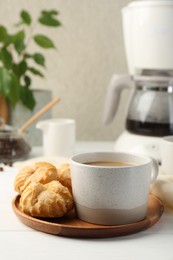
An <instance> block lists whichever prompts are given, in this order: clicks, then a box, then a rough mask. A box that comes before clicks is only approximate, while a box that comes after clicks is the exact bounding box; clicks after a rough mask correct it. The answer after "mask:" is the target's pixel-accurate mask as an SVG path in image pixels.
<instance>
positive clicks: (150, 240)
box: [0, 142, 173, 260]
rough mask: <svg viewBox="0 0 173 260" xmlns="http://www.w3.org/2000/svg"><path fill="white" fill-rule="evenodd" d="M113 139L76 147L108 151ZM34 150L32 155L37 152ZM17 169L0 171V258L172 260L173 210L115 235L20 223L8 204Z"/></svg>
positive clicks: (83, 149) (11, 197) (80, 150)
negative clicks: (91, 235) (80, 234)
mask: <svg viewBox="0 0 173 260" xmlns="http://www.w3.org/2000/svg"><path fill="white" fill-rule="evenodd" d="M112 149H113V143H103V142H97V143H93V142H90V143H88V142H87V143H85V142H84V143H78V144H77V151H79V152H82V151H94V150H97V151H99V150H100V151H101V150H102V151H103V150H104V151H110V150H112ZM38 151H40V150H37V149H36V150H35V151H34V152H33V153H32V155H34V156H36V155H38ZM15 175H16V170H14V169H13V168H8V167H7V169H6V171H4V172H0V259H2V260H9V259H12V260H13V259H14V260H20V259H21V260H24V259H25V260H31V259H33V260H35V259H37V260H39V259H41V260H51V259H59V260H68V259H80V260H86V259H87V260H88V259H90V260H91V259H99V260H103V259H108V260H115V259H118V260H121V259H123V260H137V259H138V260H139V259H140V260H144V259H145V260H147V259H148V260H150V259H151V260H154V259H157V260H173V214H167V213H164V214H163V216H162V217H161V219H160V221H159V222H157V223H156V224H155V225H154V226H153V227H151V228H150V229H147V230H145V231H142V232H139V233H136V234H133V235H128V236H123V237H115V238H104V239H79V238H67V237H60V236H54V235H49V234H46V233H42V232H38V231H35V230H33V229H31V228H29V227H27V226H25V225H24V224H22V223H21V222H20V221H19V220H18V218H17V217H16V215H15V214H14V212H13V210H12V206H11V202H12V199H13V198H14V196H15V195H16V193H15V192H14V189H13V181H14V177H15Z"/></svg>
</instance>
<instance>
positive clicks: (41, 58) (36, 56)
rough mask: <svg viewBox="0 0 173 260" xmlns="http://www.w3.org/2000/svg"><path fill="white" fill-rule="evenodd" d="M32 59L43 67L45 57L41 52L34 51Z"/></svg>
mask: <svg viewBox="0 0 173 260" xmlns="http://www.w3.org/2000/svg"><path fill="white" fill-rule="evenodd" d="M33 59H34V61H35V62H36V63H37V64H39V65H41V66H43V67H44V66H45V58H44V56H43V55H42V54H41V53H35V54H34V55H33Z"/></svg>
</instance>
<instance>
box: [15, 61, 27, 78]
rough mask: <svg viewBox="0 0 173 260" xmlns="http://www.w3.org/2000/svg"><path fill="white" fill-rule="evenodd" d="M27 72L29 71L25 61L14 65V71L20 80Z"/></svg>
mask: <svg viewBox="0 0 173 260" xmlns="http://www.w3.org/2000/svg"><path fill="white" fill-rule="evenodd" d="M26 70H27V63H26V61H25V60H23V61H21V62H20V63H18V64H14V65H13V71H14V72H15V74H16V75H17V76H18V78H19V79H20V77H21V76H22V75H23V74H25V72H26Z"/></svg>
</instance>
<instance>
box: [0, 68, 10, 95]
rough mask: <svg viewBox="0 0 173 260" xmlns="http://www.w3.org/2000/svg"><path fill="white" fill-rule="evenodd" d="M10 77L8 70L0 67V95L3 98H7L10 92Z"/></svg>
mask: <svg viewBox="0 0 173 260" xmlns="http://www.w3.org/2000/svg"><path fill="white" fill-rule="evenodd" d="M10 84H11V76H10V74H9V72H8V70H7V69H6V68H4V67H0V93H1V95H2V96H3V97H5V98H6V97H7V98H8V94H9V92H10Z"/></svg>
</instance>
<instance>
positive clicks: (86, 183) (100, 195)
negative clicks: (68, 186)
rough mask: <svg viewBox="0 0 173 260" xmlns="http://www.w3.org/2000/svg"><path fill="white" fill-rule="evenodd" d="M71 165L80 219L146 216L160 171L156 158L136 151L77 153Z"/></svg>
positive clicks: (112, 221)
mask: <svg viewBox="0 0 173 260" xmlns="http://www.w3.org/2000/svg"><path fill="white" fill-rule="evenodd" d="M70 167H71V178H72V190H73V196H74V201H75V204H76V210H77V215H78V217H79V218H80V219H82V220H84V221H87V222H91V223H95V224H102V225H119V224H127V223H133V222H136V221H140V220H142V219H144V218H145V216H146V213H147V207H148V196H149V188H150V183H152V182H154V181H155V179H156V177H157V175H158V165H157V162H156V161H155V160H152V159H150V158H148V157H145V156H137V155H133V154H124V153H115V152H92V153H82V154H78V155H74V156H73V157H72V158H71V160H70Z"/></svg>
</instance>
